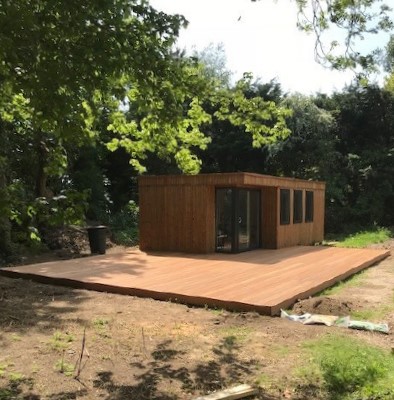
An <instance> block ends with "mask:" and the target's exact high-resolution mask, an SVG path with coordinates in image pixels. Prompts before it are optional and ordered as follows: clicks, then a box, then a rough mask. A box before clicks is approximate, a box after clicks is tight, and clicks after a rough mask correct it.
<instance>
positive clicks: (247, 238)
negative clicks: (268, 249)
mask: <svg viewBox="0 0 394 400" xmlns="http://www.w3.org/2000/svg"><path fill="white" fill-rule="evenodd" d="M259 244H260V191H258V190H250V189H235V188H225V189H217V190H216V250H217V251H224V252H240V251H246V250H251V249H255V248H257V247H259Z"/></svg>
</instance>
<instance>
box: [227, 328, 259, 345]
mask: <svg viewBox="0 0 394 400" xmlns="http://www.w3.org/2000/svg"><path fill="white" fill-rule="evenodd" d="M252 331H253V330H252V328H249V327H247V326H228V327H223V328H221V329H220V333H221V334H222V335H223V336H226V337H230V338H234V339H235V340H238V341H240V342H242V341H244V340H246V339H247V337H248V336H249V335H250V334H251V333H252Z"/></svg>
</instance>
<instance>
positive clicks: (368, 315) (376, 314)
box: [351, 305, 394, 321]
mask: <svg viewBox="0 0 394 400" xmlns="http://www.w3.org/2000/svg"><path fill="white" fill-rule="evenodd" d="M393 310H394V305H382V306H380V307H377V308H370V309H366V310H358V311H353V312H352V313H351V316H352V318H353V319H358V320H368V321H380V320H382V319H383V318H385V317H386V316H387V314H389V313H391V312H392V311H393Z"/></svg>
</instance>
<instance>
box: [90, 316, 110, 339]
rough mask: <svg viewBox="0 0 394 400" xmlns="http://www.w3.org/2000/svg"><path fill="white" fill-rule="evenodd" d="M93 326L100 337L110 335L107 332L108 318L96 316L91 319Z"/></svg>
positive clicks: (108, 336)
mask: <svg viewBox="0 0 394 400" xmlns="http://www.w3.org/2000/svg"><path fill="white" fill-rule="evenodd" d="M93 326H94V327H95V329H96V332H97V333H98V335H99V336H101V337H102V338H110V337H111V335H110V334H109V332H108V328H109V320H108V319H106V318H96V319H95V320H93Z"/></svg>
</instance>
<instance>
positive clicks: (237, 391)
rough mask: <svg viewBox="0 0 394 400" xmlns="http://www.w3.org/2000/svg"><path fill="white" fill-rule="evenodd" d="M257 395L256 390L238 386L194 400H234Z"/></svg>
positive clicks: (247, 386) (246, 386) (250, 387)
mask: <svg viewBox="0 0 394 400" xmlns="http://www.w3.org/2000/svg"><path fill="white" fill-rule="evenodd" d="M257 393H258V390H257V389H255V388H253V387H252V386H250V385H238V386H234V387H232V388H229V389H224V390H221V391H220V392H215V393H211V394H208V395H206V396H202V397H197V398H196V399H195V400H236V399H243V398H244V397H248V396H253V395H256V394H257Z"/></svg>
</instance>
